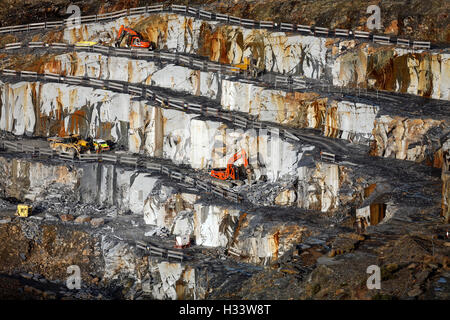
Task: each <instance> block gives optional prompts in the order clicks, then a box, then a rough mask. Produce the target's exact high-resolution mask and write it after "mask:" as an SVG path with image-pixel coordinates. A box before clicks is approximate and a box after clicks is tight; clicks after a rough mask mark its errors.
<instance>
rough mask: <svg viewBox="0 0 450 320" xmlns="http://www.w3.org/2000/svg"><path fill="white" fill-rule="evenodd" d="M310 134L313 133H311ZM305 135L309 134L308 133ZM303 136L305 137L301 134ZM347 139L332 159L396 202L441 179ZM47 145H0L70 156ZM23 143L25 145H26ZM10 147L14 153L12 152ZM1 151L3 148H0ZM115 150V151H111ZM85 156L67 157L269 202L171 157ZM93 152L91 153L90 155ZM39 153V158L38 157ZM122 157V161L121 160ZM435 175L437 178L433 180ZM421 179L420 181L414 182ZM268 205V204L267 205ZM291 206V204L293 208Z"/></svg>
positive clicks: (251, 207)
mask: <svg viewBox="0 0 450 320" xmlns="http://www.w3.org/2000/svg"><path fill="white" fill-rule="evenodd" d="M310 136H312V135H310ZM310 136H308V137H310ZM303 139H304V138H303ZM309 140H311V141H314V142H315V143H316V145H317V144H323V143H325V142H322V140H324V141H326V140H330V138H325V137H322V136H318V137H317V136H316V137H315V139H309ZM347 144H348V143H345V142H344V141H334V143H333V145H334V146H335V147H339V148H340V150H341V151H343V150H347V152H346V153H345V154H344V152H341V153H338V154H337V160H336V161H335V162H331V163H334V164H336V165H339V166H343V167H351V168H352V169H353V171H354V174H356V175H362V176H366V177H371V179H372V180H373V181H377V183H383V182H389V184H390V185H391V186H392V187H391V189H390V192H391V194H389V197H390V198H391V199H395V201H396V202H399V203H400V202H405V201H408V200H405V199H404V197H403V195H404V192H407V193H408V194H418V195H420V194H422V193H423V192H425V194H427V193H428V192H429V191H426V190H425V191H424V190H422V189H423V188H430V190H431V189H434V188H435V186H436V185H437V184H439V183H440V179H439V178H440V170H438V169H435V168H432V167H428V166H425V165H422V164H418V163H414V162H411V161H404V160H398V159H390V158H383V157H374V156H370V155H368V154H367V152H366V150H364V149H361V147H355V146H351V145H350V146H347ZM39 145H40V146H46V145H47V142H46V141H45V140H44V139H21V140H11V139H9V140H3V141H1V145H0V146H3V147H5V148H6V149H5V152H6V153H5V154H7V155H9V156H11V157H13V158H15V157H23V156H27V157H28V156H31V159H32V160H36V161H50V162H54V163H57V164H59V163H61V162H60V161H61V160H63V161H64V162H65V163H67V161H68V160H69V159H68V158H67V157H62V158H59V157H61V156H59V157H58V154H56V153H52V155H53V156H49V155H48V150H46V151H45V154H44V156H43V157H42V156H39V154H40V151H39V150H44V149H48V147H44V148H40V149H39V147H37V146H39ZM25 146H28V147H27V148H26V147H25ZM11 151H13V152H14V153H11ZM1 153H3V152H1ZM113 154H114V153H113ZM87 156H88V159H72V160H69V161H70V162H71V163H72V164H73V165H77V166H78V165H82V164H83V163H89V162H98V161H102V157H105V156H107V157H108V159H104V160H103V161H102V162H105V163H111V161H112V163H114V164H116V165H119V166H125V167H128V168H131V169H133V168H134V170H136V171H139V172H149V173H157V174H159V175H162V176H166V177H168V178H169V179H170V180H172V181H174V182H175V183H176V184H177V185H178V186H179V187H181V188H187V189H188V190H189V189H190V188H194V189H193V190H195V191H196V192H197V193H200V194H203V195H204V196H206V198H205V199H209V197H211V196H212V197H213V198H217V197H220V198H223V199H224V200H225V201H226V202H227V203H229V204H233V206H236V205H239V208H242V209H245V210H248V211H258V210H262V209H264V208H268V206H258V205H256V204H255V203H253V202H252V201H250V200H249V199H248V197H247V190H246V188H247V187H249V186H248V185H244V186H243V187H240V188H238V191H235V190H233V188H228V187H226V186H223V185H222V186H220V185H218V184H217V183H215V182H214V181H213V180H214V179H213V178H211V177H210V176H209V174H208V172H206V171H205V170H193V169H192V168H190V167H188V166H179V165H177V164H174V163H173V162H172V161H171V160H167V159H159V158H158V159H155V158H150V157H145V156H142V155H139V156H135V155H132V154H130V153H124V154H123V153H120V154H117V158H116V159H113V160H112V159H111V156H112V154H111V153H104V154H98V155H97V154H95V155H87ZM91 156H92V157H91ZM39 157H41V158H39ZM122 157H123V159H124V160H123V161H122V160H121V159H122ZM313 158H314V161H317V162H325V163H327V161H323V160H321V159H320V157H319V156H318V151H317V150H316V152H315V155H313ZM436 179H438V180H436ZM417 181H421V183H417ZM429 195H430V198H428V199H426V198H425V199H419V200H420V201H419V200H418V202H423V203H427V202H428V203H431V202H432V197H431V193H430V194H429ZM430 201H431V202H430ZM269 207H270V206H269ZM293 209H294V208H290V210H293ZM296 210H299V211H300V212H304V209H300V208H297V209H296Z"/></svg>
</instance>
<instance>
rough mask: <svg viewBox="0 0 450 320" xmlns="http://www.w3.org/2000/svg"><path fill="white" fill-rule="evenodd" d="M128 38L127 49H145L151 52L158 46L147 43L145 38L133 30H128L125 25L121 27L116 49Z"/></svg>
mask: <svg viewBox="0 0 450 320" xmlns="http://www.w3.org/2000/svg"><path fill="white" fill-rule="evenodd" d="M125 36H128V38H127V41H126V42H125V45H126V47H128V48H144V49H147V48H148V49H149V50H152V51H153V50H155V49H156V45H155V43H154V42H150V41H145V40H144V37H143V36H142V35H141V34H140V33H139V32H136V31H134V30H133V29H130V28H126V27H124V26H123V25H121V26H120V29H119V34H118V35H117V39H116V43H115V45H116V47H120V44H121V43H122V40H123V38H125Z"/></svg>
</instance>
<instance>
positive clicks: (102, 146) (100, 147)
mask: <svg viewBox="0 0 450 320" xmlns="http://www.w3.org/2000/svg"><path fill="white" fill-rule="evenodd" d="M93 144H94V149H95V152H97V153H100V152H103V151H109V150H111V147H110V145H109V144H108V142H106V141H105V140H103V139H94V140H93Z"/></svg>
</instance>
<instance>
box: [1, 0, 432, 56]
mask: <svg viewBox="0 0 450 320" xmlns="http://www.w3.org/2000/svg"><path fill="white" fill-rule="evenodd" d="M162 12H174V13H177V14H181V15H185V16H192V17H197V18H202V19H208V20H213V21H220V22H223V23H227V24H231V25H237V26H242V27H246V28H259V29H268V30H274V31H287V32H295V33H301V34H306V35H314V36H322V37H327V36H334V37H344V38H358V39H365V40H373V41H374V42H378V43H380V44H395V45H399V46H406V47H412V48H413V49H430V48H431V42H427V41H410V40H406V41H405V39H402V41H397V39H396V38H395V37H387V36H382V38H383V40H382V41H380V37H381V36H377V35H374V34H373V33H369V32H364V31H351V30H346V29H334V30H331V29H328V28H324V27H316V26H313V27H311V26H305V25H297V24H293V23H286V22H281V23H275V22H273V21H255V20H251V19H242V18H238V17H233V16H228V15H226V14H219V13H212V12H209V11H205V10H200V9H197V8H194V7H189V6H183V5H175V4H172V5H170V4H167V3H166V4H160V5H153V6H148V5H147V6H145V7H137V8H130V9H123V10H120V11H115V12H110V13H104V14H98V15H90V16H81V17H76V18H67V19H64V20H59V21H48V22H40V23H31V24H24V25H18V26H9V27H2V28H0V34H2V33H17V32H28V31H33V30H40V29H44V30H45V29H52V28H59V27H72V26H73V25H74V24H75V23H97V22H106V21H112V20H115V19H118V18H123V17H130V16H135V15H142V14H158V13H162ZM376 37H378V38H376ZM411 44H412V45H411Z"/></svg>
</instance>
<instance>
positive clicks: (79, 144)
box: [47, 134, 91, 155]
mask: <svg viewBox="0 0 450 320" xmlns="http://www.w3.org/2000/svg"><path fill="white" fill-rule="evenodd" d="M47 141H49V142H50V148H52V149H53V150H56V151H62V152H68V153H71V154H73V155H80V153H83V152H86V151H90V149H91V146H90V144H89V142H88V141H86V140H83V139H81V138H80V135H78V134H74V135H70V136H66V137H53V138H48V139H47Z"/></svg>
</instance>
